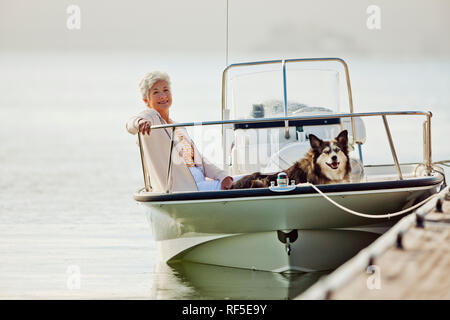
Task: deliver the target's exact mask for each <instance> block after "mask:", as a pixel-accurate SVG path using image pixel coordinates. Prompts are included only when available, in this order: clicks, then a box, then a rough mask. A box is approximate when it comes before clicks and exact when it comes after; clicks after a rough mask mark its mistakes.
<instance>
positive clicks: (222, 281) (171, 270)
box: [152, 262, 332, 300]
mask: <svg viewBox="0 0 450 320" xmlns="http://www.w3.org/2000/svg"><path fill="white" fill-rule="evenodd" d="M156 269H157V270H155V274H154V278H153V279H154V281H153V286H152V290H153V292H152V297H153V298H154V299H217V300H218V299H240V300H244V299H261V300H266V299H273V300H279V299H292V298H294V297H296V296H297V295H299V294H300V293H302V292H303V291H305V290H306V289H307V288H308V287H310V286H311V285H312V284H314V283H315V282H316V281H317V280H319V278H320V277H322V276H324V275H327V274H328V273H330V272H331V271H332V270H330V271H320V272H310V273H274V272H265V271H252V270H248V269H239V268H230V267H221V266H214V265H207V264H200V263H194V262H176V263H172V264H170V265H167V264H165V263H159V264H158V266H157V268H156Z"/></svg>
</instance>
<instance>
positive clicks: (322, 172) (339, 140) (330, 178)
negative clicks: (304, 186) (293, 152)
mask: <svg viewBox="0 0 450 320" xmlns="http://www.w3.org/2000/svg"><path fill="white" fill-rule="evenodd" d="M309 142H310V144H311V149H310V150H309V152H308V153H307V154H306V155H305V157H304V158H303V159H301V160H300V161H297V162H296V163H294V164H293V165H292V166H291V167H290V168H289V169H287V170H286V171H285V172H286V174H287V175H288V178H289V181H291V180H295V184H298V183H304V182H310V183H312V184H329V183H342V182H348V181H349V180H350V171H351V167H350V159H349V157H348V133H347V130H344V131H342V132H341V133H339V135H338V136H337V137H336V138H335V139H334V140H331V141H323V140H320V139H319V138H318V137H316V136H315V135H313V134H310V135H309ZM278 173H279V172H277V173H273V174H261V173H260V172H255V173H253V174H250V175H247V176H244V177H242V178H241V179H239V180H238V181H236V182H235V183H233V185H232V186H231V189H248V188H267V187H269V186H270V182H271V181H276V180H277V176H278Z"/></svg>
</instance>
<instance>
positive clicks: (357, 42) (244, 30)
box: [0, 0, 450, 59]
mask: <svg viewBox="0 0 450 320" xmlns="http://www.w3.org/2000/svg"><path fill="white" fill-rule="evenodd" d="M70 5H77V6H78V7H79V8H80V10H81V11H80V13H81V15H80V17H81V19H80V21H81V25H80V26H81V28H80V29H79V30H69V29H68V28H67V27H66V22H67V19H68V18H69V15H70V14H68V13H67V12H66V10H67V8H68V7H69V6H70ZM369 5H377V6H378V7H379V8H380V10H381V11H380V26H381V29H379V30H369V29H368V28H367V26H366V22H367V19H368V18H369V15H370V14H368V13H367V12H366V10H367V8H368V6H369ZM226 7H227V1H226V0H189V1H185V0H165V1H161V0H158V1H156V0H127V1H125V0H123V1H117V0H116V1H111V0H109V1H108V0H95V1H93V0H40V1H29V0H0V50H17V49H18V50H115V51H117V50H125V51H129V50H131V51H136V50H137V51H147V52H149V51H158V52H168V51H171V52H179V53H182V52H186V53H189V52H191V53H192V52H194V53H195V52H206V53H208V52H211V53H213V52H214V53H225V43H226V41H225V39H226V37H225V34H226V33H225V31H226ZM449 16H450V1H448V0H427V1H425V0H395V1H392V0H376V1H372V0H342V1H336V0H315V1H310V0H308V1H306V0H276V1H275V0H240V1H238V0H229V36H230V37H229V52H230V58H231V59H232V58H233V57H239V56H240V55H244V54H249V53H250V54H251V53H260V52H271V53H286V52H289V53H295V55H296V56H305V55H332V56H339V55H345V54H355V55H363V56H375V55H385V56H386V55H387V56H391V55H392V56H418V55H419V56H422V55H426V56H428V55H430V56H437V57H450V41H449V35H448V33H449V30H450V19H449Z"/></svg>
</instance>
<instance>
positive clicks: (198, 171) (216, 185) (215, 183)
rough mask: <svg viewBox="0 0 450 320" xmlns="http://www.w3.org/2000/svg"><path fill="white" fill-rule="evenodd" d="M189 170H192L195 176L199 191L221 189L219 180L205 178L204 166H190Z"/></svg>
mask: <svg viewBox="0 0 450 320" xmlns="http://www.w3.org/2000/svg"><path fill="white" fill-rule="evenodd" d="M189 170H190V171H191V173H192V176H193V177H194V180H195V183H196V184H197V189H198V191H209V190H221V186H220V181H219V180H205V176H204V175H203V171H202V168H200V167H189Z"/></svg>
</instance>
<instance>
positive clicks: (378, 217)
mask: <svg viewBox="0 0 450 320" xmlns="http://www.w3.org/2000/svg"><path fill="white" fill-rule="evenodd" d="M297 185H301V186H311V187H312V188H313V189H314V190H316V191H317V192H318V193H319V194H320V195H321V196H322V197H324V198H325V199H326V200H328V201H329V202H331V203H332V204H334V205H335V206H336V207H338V208H340V209H342V210H343V211H345V212H348V213H350V214H353V215H355V216H359V217H363V218H372V219H385V218H392V217H396V216H399V215H402V214H404V213H406V212H408V211H411V210H414V209H416V208H418V207H420V206H421V205H423V204H424V203H425V202H428V201H430V200H431V199H432V198H434V197H436V196H438V193H435V194H433V195H431V196H429V197H428V198H426V199H425V200H423V201H421V202H419V203H417V204H415V205H413V206H412V207H410V208H408V209H405V210H402V211H398V212H393V213H388V214H382V215H377V214H365V213H361V212H357V211H354V210H351V209H348V208H346V207H344V206H343V205H340V204H339V203H337V202H336V201H334V200H333V199H331V198H330V197H328V196H327V195H326V194H324V193H323V192H322V191H320V189H319V188H317V187H316V186H315V185H313V184H312V183H309V182H306V183H300V184H297Z"/></svg>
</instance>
